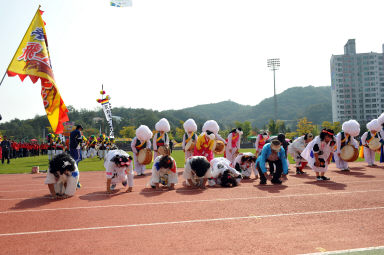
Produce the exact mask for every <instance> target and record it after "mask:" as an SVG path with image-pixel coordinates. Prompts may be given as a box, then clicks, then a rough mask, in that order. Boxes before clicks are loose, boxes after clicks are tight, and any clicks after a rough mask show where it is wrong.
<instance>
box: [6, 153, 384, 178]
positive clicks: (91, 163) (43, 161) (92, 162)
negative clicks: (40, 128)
mask: <svg viewBox="0 0 384 255" xmlns="http://www.w3.org/2000/svg"><path fill="white" fill-rule="evenodd" d="M248 151H250V152H255V151H254V149H241V150H240V152H248ZM128 153H129V154H130V155H132V152H128ZM219 156H222V155H219ZM172 157H173V158H174V159H175V161H176V164H177V167H178V168H183V167H184V152H183V151H182V150H174V151H173V152H172ZM379 158H380V154H378V153H376V161H378V160H379ZM288 159H289V162H290V163H291V164H293V163H294V161H293V159H292V157H291V156H290V155H288ZM357 161H364V159H361V158H359V159H358V160H357ZM33 166H39V168H40V170H47V169H48V156H47V155H45V156H37V157H27V158H17V159H11V163H10V164H9V165H8V164H6V163H5V164H3V165H2V164H0V174H16V173H30V172H31V170H32V167H33ZM149 168H152V164H150V165H147V169H149ZM79 169H80V171H104V170H105V168H104V161H103V160H100V159H99V158H92V159H91V158H87V159H85V160H83V161H81V162H80V163H79Z"/></svg>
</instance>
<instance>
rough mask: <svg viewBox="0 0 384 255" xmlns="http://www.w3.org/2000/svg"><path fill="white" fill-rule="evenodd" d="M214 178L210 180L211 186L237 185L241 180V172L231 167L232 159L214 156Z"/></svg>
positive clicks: (212, 162) (212, 164) (212, 163)
mask: <svg viewBox="0 0 384 255" xmlns="http://www.w3.org/2000/svg"><path fill="white" fill-rule="evenodd" d="M211 166H212V178H210V179H209V180H208V185H209V186H214V185H216V184H219V185H221V186H222V187H235V186H237V185H238V184H239V183H240V182H241V173H239V172H238V171H236V169H234V168H233V167H231V161H229V160H228V159H226V158H221V157H219V158H214V159H212V161H211Z"/></svg>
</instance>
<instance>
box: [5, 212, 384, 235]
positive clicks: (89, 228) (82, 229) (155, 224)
mask: <svg viewBox="0 0 384 255" xmlns="http://www.w3.org/2000/svg"><path fill="white" fill-rule="evenodd" d="M383 209H384V206H382V207H369V208H351V209H344V210H330V211H310V212H296V213H281V214H270V215H256V216H245V217H229V218H213V219H200V220H183V221H169V222H154V223H142V224H130V225H119V226H104V227H88V228H70V229H55V230H42V231H33V232H18V233H3V234H0V237H5V236H21V235H33V234H45V233H60V232H74V231H86V230H100V229H116V228H132V227H146V226H160V225H172V224H188V223H200V222H215V221H233V220H246V219H260V218H272V217H284V216H297V215H313V214H328V213H350V212H360V211H372V210H383Z"/></svg>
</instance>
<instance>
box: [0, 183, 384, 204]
mask: <svg viewBox="0 0 384 255" xmlns="http://www.w3.org/2000/svg"><path fill="white" fill-rule="evenodd" d="M258 181H259V180H256V181H255V183H251V185H252V186H246V187H244V186H243V187H242V186H239V187H236V189H254V188H255V186H254V185H257V184H258ZM308 181H313V183H300V184H292V185H289V184H288V185H286V186H288V187H300V186H308V185H313V184H316V185H318V186H319V187H321V186H332V185H340V184H355V183H373V182H384V180H369V181H351V182H342V183H341V182H340V183H339V182H318V183H317V182H316V183H315V181H316V180H315V179H309V180H308ZM80 183H81V181H80ZM148 183H149V181H148ZM148 183H146V184H144V185H142V184H140V185H135V186H133V187H134V188H135V187H149V186H148ZM243 184H248V183H243ZM41 185H42V186H45V184H44V183H41ZM283 185H285V184H284V183H283ZM273 187H275V188H276V187H278V186H275V185H267V186H262V188H263V189H268V188H271V189H272V188H273ZM81 189H82V190H86V189H103V190H104V189H105V185H103V186H91V187H89V186H84V185H83V186H82V187H81ZM44 190H47V188H45V189H29V190H26V189H23V190H0V193H3V192H4V193H12V192H22V191H24V192H25V191H30V192H32V191H44ZM176 190H177V189H176ZM179 191H180V190H179ZM187 191H190V190H187ZM192 191H193V190H192ZM156 192H162V191H150V192H141V193H156ZM12 199H28V198H11V199H7V198H6V199H5V200H12ZM1 200H3V199H0V201H1Z"/></svg>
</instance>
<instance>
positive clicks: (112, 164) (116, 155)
mask: <svg viewBox="0 0 384 255" xmlns="http://www.w3.org/2000/svg"><path fill="white" fill-rule="evenodd" d="M104 167H105V171H106V175H107V193H108V194H109V193H112V191H113V190H114V189H115V187H116V184H117V183H119V182H120V183H121V184H122V185H123V186H124V187H127V186H128V188H127V190H126V192H131V191H132V188H133V167H132V157H131V156H129V155H128V153H126V152H125V151H123V150H112V151H110V152H108V154H107V155H106V157H105V161H104Z"/></svg>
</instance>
